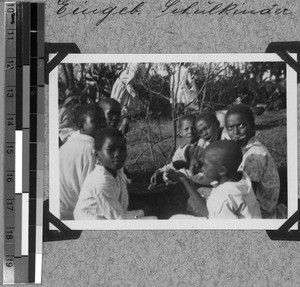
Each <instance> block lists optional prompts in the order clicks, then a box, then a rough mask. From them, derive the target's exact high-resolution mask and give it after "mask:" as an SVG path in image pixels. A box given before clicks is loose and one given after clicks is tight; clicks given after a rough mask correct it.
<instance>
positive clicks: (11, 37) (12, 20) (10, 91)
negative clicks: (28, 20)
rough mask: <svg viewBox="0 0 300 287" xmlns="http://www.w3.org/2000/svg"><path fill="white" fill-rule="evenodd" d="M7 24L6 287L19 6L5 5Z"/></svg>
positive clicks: (11, 239)
mask: <svg viewBox="0 0 300 287" xmlns="http://www.w3.org/2000/svg"><path fill="white" fill-rule="evenodd" d="M4 11H5V12H4V14H5V15H4V16H5V17H4V20H5V119H6V120H5V131H4V135H5V148H4V153H5V156H4V170H5V178H4V236H5V237H4V252H3V255H4V263H3V283H4V284H10V283H12V284H13V283H14V273H15V272H14V271H15V266H14V263H15V260H14V254H15V182H16V175H15V151H16V149H15V127H16V112H15V106H16V103H15V101H16V3H15V2H7V3H5V4H4Z"/></svg>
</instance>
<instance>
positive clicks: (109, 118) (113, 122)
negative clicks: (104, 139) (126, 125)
mask: <svg viewBox="0 0 300 287" xmlns="http://www.w3.org/2000/svg"><path fill="white" fill-rule="evenodd" d="M104 114H105V118H106V122H107V124H108V125H109V126H111V127H114V128H117V126H118V124H119V122H120V119H121V109H120V107H119V106H117V105H106V107H105V109H104Z"/></svg>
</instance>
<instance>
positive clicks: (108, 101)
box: [99, 98, 122, 113]
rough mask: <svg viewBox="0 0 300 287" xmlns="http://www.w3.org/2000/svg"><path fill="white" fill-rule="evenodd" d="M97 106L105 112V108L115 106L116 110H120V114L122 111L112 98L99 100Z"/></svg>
mask: <svg viewBox="0 0 300 287" xmlns="http://www.w3.org/2000/svg"><path fill="white" fill-rule="evenodd" d="M99 106H100V107H101V108H102V109H103V110H105V108H106V107H107V106H116V107H118V108H119V109H120V113H121V109H122V107H121V104H120V103H119V102H118V101H117V100H115V99H112V98H105V99H103V100H101V101H100V102H99Z"/></svg>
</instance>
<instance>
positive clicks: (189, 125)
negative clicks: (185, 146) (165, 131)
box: [178, 114, 197, 143]
mask: <svg viewBox="0 0 300 287" xmlns="http://www.w3.org/2000/svg"><path fill="white" fill-rule="evenodd" d="M178 127H179V129H180V133H181V136H182V137H184V138H185V139H186V140H187V141H188V143H193V142H195V141H196V140H197V135H196V130H195V116H194V115H191V114H188V115H184V116H182V117H181V118H180V119H179V122H178Z"/></svg>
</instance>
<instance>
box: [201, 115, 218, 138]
mask: <svg viewBox="0 0 300 287" xmlns="http://www.w3.org/2000/svg"><path fill="white" fill-rule="evenodd" d="M219 129H220V122H219V121H218V119H217V117H216V116H215V115H214V114H213V113H201V114H199V115H198V116H197V118H196V130H197V133H198V136H199V137H200V138H203V139H204V140H206V141H208V142H213V141H215V140H217V139H218V136H219Z"/></svg>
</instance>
